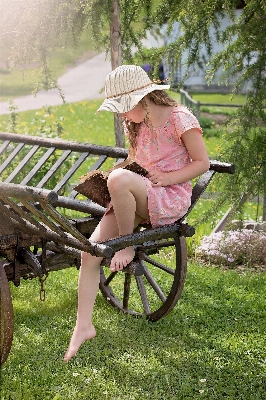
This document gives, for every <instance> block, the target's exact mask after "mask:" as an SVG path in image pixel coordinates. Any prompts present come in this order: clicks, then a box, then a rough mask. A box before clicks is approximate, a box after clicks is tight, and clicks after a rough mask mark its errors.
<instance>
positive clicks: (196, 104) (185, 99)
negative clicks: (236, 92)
mask: <svg viewBox="0 0 266 400" xmlns="http://www.w3.org/2000/svg"><path fill="white" fill-rule="evenodd" d="M180 97H181V103H182V104H184V105H185V106H187V107H188V108H189V109H190V110H191V111H192V112H193V114H194V115H195V116H196V117H197V118H199V117H200V107H201V106H208V107H241V106H242V104H223V103H201V102H200V101H195V100H193V99H192V97H191V96H190V95H189V94H188V92H186V91H185V90H184V89H180Z"/></svg>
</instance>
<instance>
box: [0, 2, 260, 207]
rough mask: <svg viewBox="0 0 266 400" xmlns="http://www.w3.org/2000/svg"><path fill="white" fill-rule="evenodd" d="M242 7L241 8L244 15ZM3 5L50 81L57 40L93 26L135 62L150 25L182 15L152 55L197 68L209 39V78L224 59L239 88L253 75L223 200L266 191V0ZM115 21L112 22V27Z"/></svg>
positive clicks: (233, 123)
mask: <svg viewBox="0 0 266 400" xmlns="http://www.w3.org/2000/svg"><path fill="white" fill-rule="evenodd" d="M118 7H120V12H119V10H118ZM236 8H240V9H241V13H240V16H239V17H238V18H237V17H236V15H235V9H236ZM2 10H3V11H4V12H2V19H3V23H2V24H1V27H0V29H1V31H0V32H2V33H3V32H8V31H14V35H15V48H14V62H17V61H18V60H19V61H20V62H22V63H23V64H26V63H27V62H29V60H30V61H32V60H35V61H38V62H40V63H41V72H42V74H41V76H42V78H41V79H42V80H43V76H45V77H46V80H45V84H46V85H47V87H49V86H51V85H52V86H53V85H55V84H56V83H55V81H54V79H53V76H52V71H51V70H50V68H49V62H48V61H49V53H50V52H51V51H52V49H53V47H54V46H55V45H59V44H60V45H62V46H65V45H68V44H74V45H75V44H76V43H77V41H78V38H79V35H80V34H81V32H82V30H84V29H87V28H88V27H90V29H91V30H92V40H93V42H94V43H95V47H96V49H105V51H106V52H107V54H110V53H111V55H112V57H114V56H116V57H117V60H116V61H115V63H114V64H113V67H114V66H116V65H117V63H118V64H119V63H120V62H122V61H123V62H132V60H133V58H132V57H133V56H132V50H133V49H139V50H140V51H141V52H142V45H141V39H142V38H144V37H145V34H146V31H147V30H151V29H152V28H153V27H154V26H157V27H159V29H160V27H162V26H163V25H164V24H165V23H166V22H167V24H168V25H167V26H168V32H170V31H171V28H172V26H173V23H174V22H175V21H179V23H180V24H181V28H182V31H181V32H182V33H181V35H180V36H179V37H178V38H177V40H176V41H175V42H173V43H170V44H169V45H167V46H163V47H162V48H159V49H158V48H154V49H151V50H150V51H149V57H150V62H151V63H152V64H154V65H155V64H156V63H159V61H160V60H161V59H165V60H167V61H168V63H169V65H170V66H171V72H172V74H173V72H174V68H175V66H176V65H177V63H180V62H183V63H184V64H185V65H186V66H187V74H189V73H190V71H191V68H193V67H194V66H195V65H197V64H198V63H200V52H201V48H202V47H203V46H204V47H205V48H206V51H207V58H208V62H209V69H208V71H207V80H208V81H209V82H211V80H212V79H213V77H214V74H215V72H216V71H217V70H218V69H219V68H220V67H222V69H223V74H222V76H221V77H220V81H221V82H225V83H226V84H227V83H228V82H229V78H230V77H231V76H234V77H236V82H235V86H234V89H233V92H232V95H234V93H235V92H237V91H238V90H240V89H241V87H243V85H244V84H245V83H246V82H248V81H250V82H251V83H252V89H251V91H250V92H249V94H248V96H247V101H246V104H245V105H244V106H243V107H241V108H240V109H239V110H238V111H237V112H236V114H235V115H233V116H232V117H231V118H230V120H229V121H228V123H227V129H226V132H225V134H224V143H225V146H224V150H223V154H221V159H224V160H226V161H228V160H229V161H232V162H234V163H235V165H236V173H235V175H234V176H233V177H232V176H230V177H229V179H227V180H226V185H225V187H224V194H223V196H222V197H221V202H222V201H225V200H227V199H228V198H230V199H231V200H232V202H233V203H234V205H235V206H236V207H239V206H240V205H241V203H242V202H243V200H241V199H243V194H245V198H248V196H254V195H258V194H265V193H266V161H265V160H266V135H265V133H266V132H265V122H266V113H265V106H266V100H265V99H266V73H265V71H266V65H265V63H266V44H265V43H266V42H265V36H266V3H265V2H264V1H262V0H201V1H194V0H178V1H176V0H158V1H157V2H156V3H155V5H154V3H153V2H152V1H151V0H145V1H143V0H120V1H119V0H42V1H40V2H36V1H35V0H26V1H24V2H23V3H22V2H21V1H20V0H2ZM119 14H120V28H119ZM225 15H227V16H229V17H230V19H231V25H230V26H228V27H227V28H225V29H224V30H222V28H221V23H220V21H221V18H222V17H223V16H225ZM18 16H19V17H18ZM108 26H111V29H110V30H109V31H108ZM211 26H212V27H214V29H215V34H214V36H212V35H211V34H210V27H211ZM114 27H115V28H114ZM112 35H114V36H112ZM110 36H111V38H112V37H116V39H117V40H118V41H119V40H120V39H121V44H117V45H116V44H114V43H119V42H116V41H114V42H113V44H112V45H110ZM214 39H215V40H217V41H218V42H219V43H221V44H222V46H223V50H222V51H220V52H219V53H217V54H214V53H213V40H214ZM111 42H112V41H111ZM116 46H117V47H116ZM120 49H121V54H122V56H121V58H120V55H119V51H120ZM185 52H187V58H186V59H185V60H184V59H183V57H182V56H183V55H184V54H185ZM141 54H142V53H141ZM40 82H42V81H39V83H40ZM180 84H182V82H181V83H180ZM223 181H225V178H224V177H223Z"/></svg>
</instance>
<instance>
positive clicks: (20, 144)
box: [0, 143, 25, 174]
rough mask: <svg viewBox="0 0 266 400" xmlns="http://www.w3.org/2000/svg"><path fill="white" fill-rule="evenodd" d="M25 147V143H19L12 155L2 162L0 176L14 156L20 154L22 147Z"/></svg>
mask: <svg viewBox="0 0 266 400" xmlns="http://www.w3.org/2000/svg"><path fill="white" fill-rule="evenodd" d="M24 146H25V143H19V144H18V145H17V146H16V147H15V149H14V150H13V151H12V153H11V154H10V155H9V156H8V157H7V159H6V160H5V161H4V162H3V164H2V165H0V174H1V173H2V172H3V171H4V170H5V169H6V167H7V166H8V165H9V164H10V163H11V161H13V160H14V158H15V157H16V155H17V154H18V153H19V152H20V150H21V149H22V147H24Z"/></svg>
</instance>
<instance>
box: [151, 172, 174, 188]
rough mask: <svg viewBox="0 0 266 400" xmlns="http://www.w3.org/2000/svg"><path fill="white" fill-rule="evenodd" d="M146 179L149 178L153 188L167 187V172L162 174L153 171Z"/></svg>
mask: <svg viewBox="0 0 266 400" xmlns="http://www.w3.org/2000/svg"><path fill="white" fill-rule="evenodd" d="M147 178H149V180H150V181H151V182H152V185H153V186H167V185H169V182H168V173H167V172H162V171H158V170H157V169H153V170H151V171H150V172H149V173H148V175H147Z"/></svg>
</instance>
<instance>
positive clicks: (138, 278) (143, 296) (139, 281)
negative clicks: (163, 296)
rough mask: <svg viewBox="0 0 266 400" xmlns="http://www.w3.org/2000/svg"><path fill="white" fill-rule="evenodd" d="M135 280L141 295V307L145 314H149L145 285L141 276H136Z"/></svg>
mask: <svg viewBox="0 0 266 400" xmlns="http://www.w3.org/2000/svg"><path fill="white" fill-rule="evenodd" d="M136 282H137V285H138V289H139V293H140V297H141V301H142V304H143V309H144V311H145V314H146V315H150V313H151V309H150V305H149V300H148V297H147V293H146V289H145V285H144V282H143V279H142V277H141V276H136Z"/></svg>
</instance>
